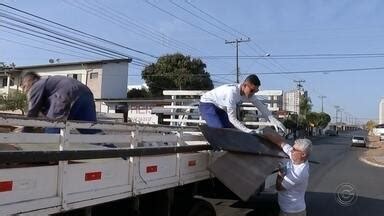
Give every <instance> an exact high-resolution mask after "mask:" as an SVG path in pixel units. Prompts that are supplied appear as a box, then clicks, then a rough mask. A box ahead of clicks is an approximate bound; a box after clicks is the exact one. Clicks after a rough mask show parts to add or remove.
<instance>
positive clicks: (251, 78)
mask: <svg viewBox="0 0 384 216" xmlns="http://www.w3.org/2000/svg"><path fill="white" fill-rule="evenodd" d="M244 82H250V83H251V84H253V85H255V86H260V80H259V77H257V76H256V75H255V74H251V75H249V76H247V78H245V80H244Z"/></svg>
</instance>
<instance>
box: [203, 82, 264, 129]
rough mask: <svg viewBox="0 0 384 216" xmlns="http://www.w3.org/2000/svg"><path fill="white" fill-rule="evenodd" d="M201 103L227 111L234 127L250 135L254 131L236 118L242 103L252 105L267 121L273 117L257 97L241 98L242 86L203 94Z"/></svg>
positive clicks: (229, 85)
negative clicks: (238, 107) (237, 110)
mask: <svg viewBox="0 0 384 216" xmlns="http://www.w3.org/2000/svg"><path fill="white" fill-rule="evenodd" d="M200 102H203V103H212V104H214V105H216V106H217V107H219V108H221V109H223V110H226V112H227V114H228V118H229V121H230V122H231V123H232V124H233V126H235V127H236V128H237V129H239V130H241V131H244V132H246V133H249V132H251V131H252V130H251V129H249V128H247V127H245V126H244V125H243V124H242V123H241V122H240V121H239V120H237V117H236V108H237V106H238V105H240V104H241V103H243V102H250V103H252V104H253V105H254V106H255V107H256V108H257V109H258V110H259V111H260V113H261V115H262V116H263V118H265V119H268V118H269V117H270V116H272V114H271V112H270V111H269V110H268V108H267V107H266V106H265V105H264V104H263V103H262V102H261V101H259V100H258V99H257V98H256V96H253V97H251V98H247V97H246V96H241V95H240V84H227V85H222V86H219V87H217V88H215V89H213V90H211V91H208V92H206V93H205V94H203V95H202V96H201V98H200Z"/></svg>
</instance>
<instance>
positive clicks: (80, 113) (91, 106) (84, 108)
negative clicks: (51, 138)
mask: <svg viewBox="0 0 384 216" xmlns="http://www.w3.org/2000/svg"><path fill="white" fill-rule="evenodd" d="M67 120H79V121H90V122H96V121H97V119H96V108H95V102H94V99H93V96H92V94H83V95H81V96H80V97H79V98H78V99H77V100H76V102H75V103H74V104H73V105H72V107H71V110H70V111H69V115H68V118H67ZM77 130H78V131H79V132H80V133H81V134H95V133H99V132H101V130H99V129H77ZM45 133H60V129H59V128H46V129H45Z"/></svg>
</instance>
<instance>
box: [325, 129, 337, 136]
mask: <svg viewBox="0 0 384 216" xmlns="http://www.w3.org/2000/svg"><path fill="white" fill-rule="evenodd" d="M325 135H328V136H337V135H339V133H338V131H336V130H326V131H325Z"/></svg>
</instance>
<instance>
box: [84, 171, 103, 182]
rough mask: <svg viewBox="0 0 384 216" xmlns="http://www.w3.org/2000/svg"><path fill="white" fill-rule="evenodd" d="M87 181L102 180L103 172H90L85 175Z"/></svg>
mask: <svg viewBox="0 0 384 216" xmlns="http://www.w3.org/2000/svg"><path fill="white" fill-rule="evenodd" d="M84 179H85V181H94V180H100V179H101V172H90V173H85V178H84Z"/></svg>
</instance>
